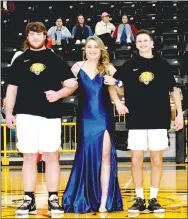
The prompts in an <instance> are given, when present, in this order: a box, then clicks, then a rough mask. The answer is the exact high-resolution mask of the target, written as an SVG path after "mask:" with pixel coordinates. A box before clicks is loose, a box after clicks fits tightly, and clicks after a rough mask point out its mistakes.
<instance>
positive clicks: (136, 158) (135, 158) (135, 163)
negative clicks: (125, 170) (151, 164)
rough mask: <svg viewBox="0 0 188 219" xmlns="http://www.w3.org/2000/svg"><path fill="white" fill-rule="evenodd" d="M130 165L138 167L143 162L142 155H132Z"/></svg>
mask: <svg viewBox="0 0 188 219" xmlns="http://www.w3.org/2000/svg"><path fill="white" fill-rule="evenodd" d="M131 164H132V167H136V168H137V167H138V166H141V165H142V164H143V157H142V156H132V158H131Z"/></svg>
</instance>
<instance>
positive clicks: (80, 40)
mask: <svg viewBox="0 0 188 219" xmlns="http://www.w3.org/2000/svg"><path fill="white" fill-rule="evenodd" d="M92 35H93V33H92V30H91V27H90V26H88V25H86V23H85V18H84V16H83V15H82V14H79V15H78V16H77V19H76V25H75V26H74V27H73V28H72V39H74V41H75V44H76V45H79V44H85V42H86V39H87V38H88V37H89V36H92Z"/></svg>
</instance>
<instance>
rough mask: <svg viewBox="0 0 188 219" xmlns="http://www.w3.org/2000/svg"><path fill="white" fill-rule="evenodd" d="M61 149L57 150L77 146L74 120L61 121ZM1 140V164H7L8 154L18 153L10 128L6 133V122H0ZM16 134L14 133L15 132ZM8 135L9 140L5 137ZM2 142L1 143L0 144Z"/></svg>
mask: <svg viewBox="0 0 188 219" xmlns="http://www.w3.org/2000/svg"><path fill="white" fill-rule="evenodd" d="M61 124H62V136H61V139H62V143H61V147H62V149H59V152H60V153H61V152H75V151H76V148H77V138H76V122H70V123H68V122H62V123H61ZM1 129H2V130H3V131H2V132H1V133H2V136H1V138H2V141H1V154H3V155H2V165H9V161H10V158H9V154H19V153H20V152H19V151H18V150H17V147H16V142H17V137H16V135H15V138H14V141H12V139H13V138H12V137H13V136H12V130H10V129H9V132H10V135H9V136H8V135H7V126H6V124H1ZM15 134H16V133H15ZM7 137H9V140H8V139H7ZM2 144H3V145H2ZM2 146H3V149H2Z"/></svg>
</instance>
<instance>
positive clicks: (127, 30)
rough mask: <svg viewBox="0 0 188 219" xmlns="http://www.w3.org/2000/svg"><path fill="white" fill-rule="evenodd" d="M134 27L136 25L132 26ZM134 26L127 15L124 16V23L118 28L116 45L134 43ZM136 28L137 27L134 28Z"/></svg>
mask: <svg viewBox="0 0 188 219" xmlns="http://www.w3.org/2000/svg"><path fill="white" fill-rule="evenodd" d="M132 26H134V25H132ZM132 26H131V25H130V24H129V23H128V17H127V15H123V16H122V23H121V24H120V25H119V26H118V31H117V38H116V43H118V44H121V43H131V42H133V41H134V35H133V32H132ZM134 28H135V27H134Z"/></svg>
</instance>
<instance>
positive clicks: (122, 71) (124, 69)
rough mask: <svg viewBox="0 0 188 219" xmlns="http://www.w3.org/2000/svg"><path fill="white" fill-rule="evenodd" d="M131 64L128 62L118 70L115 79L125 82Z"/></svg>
mask: <svg viewBox="0 0 188 219" xmlns="http://www.w3.org/2000/svg"><path fill="white" fill-rule="evenodd" d="M129 69H130V68H129V64H128V62H126V63H124V64H123V65H122V66H121V67H119V68H118V69H117V71H116V72H115V74H114V76H113V77H114V78H115V79H118V80H120V81H122V82H123V83H124V82H125V77H126V73H127V72H128V71H129Z"/></svg>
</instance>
